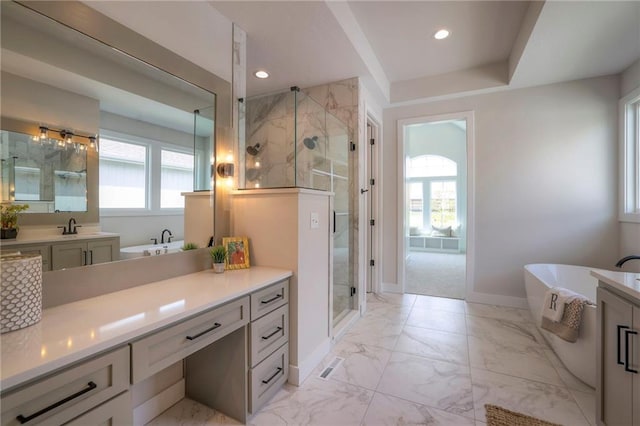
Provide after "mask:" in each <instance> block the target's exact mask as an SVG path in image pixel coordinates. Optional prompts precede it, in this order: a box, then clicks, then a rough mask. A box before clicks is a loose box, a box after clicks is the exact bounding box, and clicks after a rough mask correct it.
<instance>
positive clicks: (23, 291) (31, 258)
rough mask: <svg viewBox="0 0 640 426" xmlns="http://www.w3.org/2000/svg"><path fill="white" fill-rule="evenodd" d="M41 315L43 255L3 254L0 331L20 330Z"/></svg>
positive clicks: (37, 319) (0, 285)
mask: <svg viewBox="0 0 640 426" xmlns="http://www.w3.org/2000/svg"><path fill="white" fill-rule="evenodd" d="M41 318H42V256H40V255H39V254H37V255H34V254H22V255H6V256H2V281H0V333H6V332H9V331H14V330H20V329H21V328H25V327H29V326H30V325H33V324H35V323H37V322H38V321H40V319H41Z"/></svg>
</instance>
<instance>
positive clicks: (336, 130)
mask: <svg viewBox="0 0 640 426" xmlns="http://www.w3.org/2000/svg"><path fill="white" fill-rule="evenodd" d="M240 106H241V108H240V112H239V117H240V125H239V135H240V137H239V139H240V149H239V157H240V158H239V164H240V165H241V166H240V171H239V187H240V188H241V189H255V188H263V189H264V188H291V187H297V188H312V189H319V190H324V191H331V192H333V193H334V194H335V195H334V210H335V216H334V218H335V219H334V224H335V232H334V234H333V236H334V245H333V254H334V256H333V319H334V324H336V323H337V322H338V321H339V320H340V319H341V317H342V316H344V315H345V314H346V313H347V312H348V311H349V310H351V309H353V297H352V291H351V287H352V285H353V277H354V273H353V272H354V271H353V268H354V262H353V261H352V260H351V259H354V258H355V256H353V253H354V247H355V245H354V244H353V241H354V235H355V234H354V232H352V229H353V226H350V225H351V221H352V220H353V217H354V216H353V215H352V214H351V209H352V206H354V205H357V203H355V202H354V201H353V200H351V192H352V190H351V186H352V185H351V184H350V181H351V179H352V178H351V176H350V170H351V168H350V167H349V153H350V152H349V145H350V142H351V141H352V140H353V136H352V129H350V128H349V126H348V125H347V124H345V123H344V122H342V121H341V120H339V119H338V118H337V117H335V116H334V115H333V114H331V113H330V112H328V111H327V110H326V109H325V108H324V107H322V106H321V105H320V104H319V103H318V102H316V101H315V100H314V99H313V98H311V97H310V96H309V95H307V94H305V93H304V92H303V91H300V90H298V89H296V88H294V89H292V90H291V91H286V92H282V93H277V94H272V95H267V96H259V97H254V98H248V99H244V100H243V101H242V102H241V103H240Z"/></svg>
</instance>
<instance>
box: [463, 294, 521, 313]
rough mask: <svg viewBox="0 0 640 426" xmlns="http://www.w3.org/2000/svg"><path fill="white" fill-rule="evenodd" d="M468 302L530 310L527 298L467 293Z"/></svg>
mask: <svg viewBox="0 0 640 426" xmlns="http://www.w3.org/2000/svg"><path fill="white" fill-rule="evenodd" d="M466 300H467V302H473V303H482V304H485V305H499V306H508V307H511V308H520V309H529V304H528V303H527V299H526V298H525V297H514V296H503V295H500V294H489V293H477V292H475V291H473V292H470V293H467V298H466Z"/></svg>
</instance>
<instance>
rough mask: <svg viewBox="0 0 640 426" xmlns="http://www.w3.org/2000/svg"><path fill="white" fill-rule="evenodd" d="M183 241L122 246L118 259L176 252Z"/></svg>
mask: <svg viewBox="0 0 640 426" xmlns="http://www.w3.org/2000/svg"><path fill="white" fill-rule="evenodd" d="M183 245H184V241H183V240H180V241H172V242H170V243H164V244H145V245H142V246H131V247H122V248H121V249H120V259H133V258H135V257H143V256H156V255H160V254H167V253H178V252H179V251H180V247H182V246H183Z"/></svg>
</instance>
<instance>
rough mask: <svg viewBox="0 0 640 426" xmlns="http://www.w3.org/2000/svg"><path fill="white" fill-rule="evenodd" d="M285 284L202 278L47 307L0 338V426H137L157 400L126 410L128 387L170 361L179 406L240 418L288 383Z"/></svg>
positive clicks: (275, 275) (265, 275)
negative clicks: (177, 367) (178, 369)
mask: <svg viewBox="0 0 640 426" xmlns="http://www.w3.org/2000/svg"><path fill="white" fill-rule="evenodd" d="M290 277H291V272H290V271H287V270H283V269H276V268H267V267H252V268H250V269H246V270H240V271H229V272H227V273H225V274H214V273H213V271H212V270H205V271H201V272H197V273H193V274H188V275H184V276H180V277H176V278H171V279H167V280H163V281H158V282H154V283H151V284H146V285H141V286H137V287H133V288H129V289H127V290H122V291H117V292H114V293H109V294H105V295H102V296H98V297H93V298H90V299H85V300H80V301H77V302H72V303H67V304H64V305H59V306H56V307H53V308H49V309H45V310H44V311H43V315H42V320H41V322H39V323H38V324H36V325H34V326H31V327H27V328H25V329H22V330H18V331H15V332H10V333H6V334H3V335H2V336H1V337H0V344H1V346H2V372H1V381H0V388H1V389H2V391H1V394H0V396H1V402H2V404H1V407H2V408H1V410H2V412H1V416H0V420H1V421H0V423H1V424H2V425H14V424H21V423H25V422H26V421H30V424H38V423H41V422H42V423H45V424H63V423H64V424H102V423H103V422H108V421H110V422H111V423H110V424H144V423H146V422H148V421H149V420H151V419H152V418H153V417H150V414H149V413H150V412H151V411H150V409H149V407H150V406H153V405H156V406H157V405H162V399H163V398H162V397H160V398H155V399H151V400H149V401H147V402H145V403H144V404H141V405H140V406H138V407H133V403H132V401H133V400H134V398H133V396H132V393H133V389H134V387H135V385H136V384H139V383H141V382H143V381H145V380H146V379H149V378H151V377H153V375H154V374H156V373H158V372H161V371H162V370H163V369H165V368H166V367H168V366H171V365H172V364H175V363H176V362H178V363H180V362H182V363H183V366H184V380H183V384H182V389H183V391H182V395H180V396H181V397H184V396H185V395H186V396H187V397H189V398H191V399H194V400H196V401H199V402H201V403H204V404H206V405H209V406H210V407H212V408H214V409H216V410H219V411H221V412H223V413H225V414H227V415H228V416H230V417H233V418H236V419H237V420H240V421H242V422H244V421H246V419H247V418H248V417H250V416H251V415H252V414H253V413H255V412H256V411H257V410H258V409H259V408H260V406H261V405H262V404H264V403H265V402H266V401H267V400H268V399H269V398H270V397H271V396H272V395H273V394H274V393H275V392H277V391H278V389H279V388H280V387H281V386H282V385H283V384H284V383H285V382H286V381H287V377H288V355H289V351H288V335H289V325H288V324H289V322H288V321H289V316H288V315H289V310H288V302H289V278H290ZM174 402H176V401H174ZM164 403H165V404H166V401H165V402H164ZM171 404H173V402H171V403H170V404H169V406H170V405H171ZM166 408H168V406H167V407H163V409H166ZM156 411H157V408H156ZM157 414H159V413H154V414H153V416H155V415H157ZM67 422H69V423H67Z"/></svg>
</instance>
